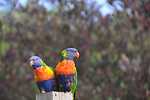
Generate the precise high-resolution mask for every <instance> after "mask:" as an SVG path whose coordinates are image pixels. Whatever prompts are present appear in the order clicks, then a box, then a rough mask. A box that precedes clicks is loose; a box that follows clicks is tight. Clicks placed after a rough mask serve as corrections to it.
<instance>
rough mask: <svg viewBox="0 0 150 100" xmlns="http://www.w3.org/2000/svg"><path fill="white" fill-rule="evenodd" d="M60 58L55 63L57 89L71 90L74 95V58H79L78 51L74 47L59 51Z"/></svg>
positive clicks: (75, 70) (75, 81) (75, 84)
mask: <svg viewBox="0 0 150 100" xmlns="http://www.w3.org/2000/svg"><path fill="white" fill-rule="evenodd" d="M61 57H62V60H61V61H60V62H59V63H58V64H57V65H56V68H55V73H56V80H57V85H58V91H61V92H72V93H73V95H74V99H75V95H76V90H77V69H76V66H75V62H74V59H76V58H79V52H78V50H77V49H75V48H67V49H64V50H63V51H62V52H61Z"/></svg>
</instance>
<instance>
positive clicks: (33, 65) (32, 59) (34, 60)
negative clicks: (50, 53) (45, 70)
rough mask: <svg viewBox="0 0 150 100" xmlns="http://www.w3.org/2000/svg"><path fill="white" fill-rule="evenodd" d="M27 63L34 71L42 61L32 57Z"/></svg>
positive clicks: (37, 57)
mask: <svg viewBox="0 0 150 100" xmlns="http://www.w3.org/2000/svg"><path fill="white" fill-rule="evenodd" d="M29 61H30V65H31V66H32V67H33V69H36V68H38V67H41V66H42V59H41V58H40V57H39V56H32V57H30V59H29Z"/></svg>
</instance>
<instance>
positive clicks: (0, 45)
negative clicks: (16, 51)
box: [0, 41, 10, 56]
mask: <svg viewBox="0 0 150 100" xmlns="http://www.w3.org/2000/svg"><path fill="white" fill-rule="evenodd" d="M9 48H10V44H9V43H8V42H6V41H0V56H4V55H5V54H6V53H7V51H8V50H9Z"/></svg>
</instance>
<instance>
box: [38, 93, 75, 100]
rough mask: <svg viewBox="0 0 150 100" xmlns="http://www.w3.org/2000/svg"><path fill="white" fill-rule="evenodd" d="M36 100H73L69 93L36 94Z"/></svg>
mask: <svg viewBox="0 0 150 100" xmlns="http://www.w3.org/2000/svg"><path fill="white" fill-rule="evenodd" d="M36 100H73V95H72V93H71V92H66V93H65V92H49V93H39V94H36Z"/></svg>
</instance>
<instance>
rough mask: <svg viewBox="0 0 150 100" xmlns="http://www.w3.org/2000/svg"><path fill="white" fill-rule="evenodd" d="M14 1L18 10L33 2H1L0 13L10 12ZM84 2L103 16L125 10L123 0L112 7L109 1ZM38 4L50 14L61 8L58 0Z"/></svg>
mask: <svg viewBox="0 0 150 100" xmlns="http://www.w3.org/2000/svg"><path fill="white" fill-rule="evenodd" d="M12 1H15V3H16V4H15V8H16V9H21V8H26V7H27V5H28V3H30V1H31V0H0V12H10V11H11V10H12V7H13V4H12ZM52 1H54V0H52ZM84 2H85V3H86V7H87V9H91V6H92V4H94V9H95V10H97V11H98V12H99V13H100V14H101V15H102V16H107V15H112V14H113V13H114V12H115V11H123V8H124V4H123V2H122V0H114V2H113V3H112V5H110V4H109V3H108V1H107V0H84ZM37 4H38V5H39V6H42V7H44V8H45V9H46V11H48V12H50V11H53V10H56V9H57V8H58V6H59V4H58V2H57V0H55V2H53V3H52V2H51V0H37Z"/></svg>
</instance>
